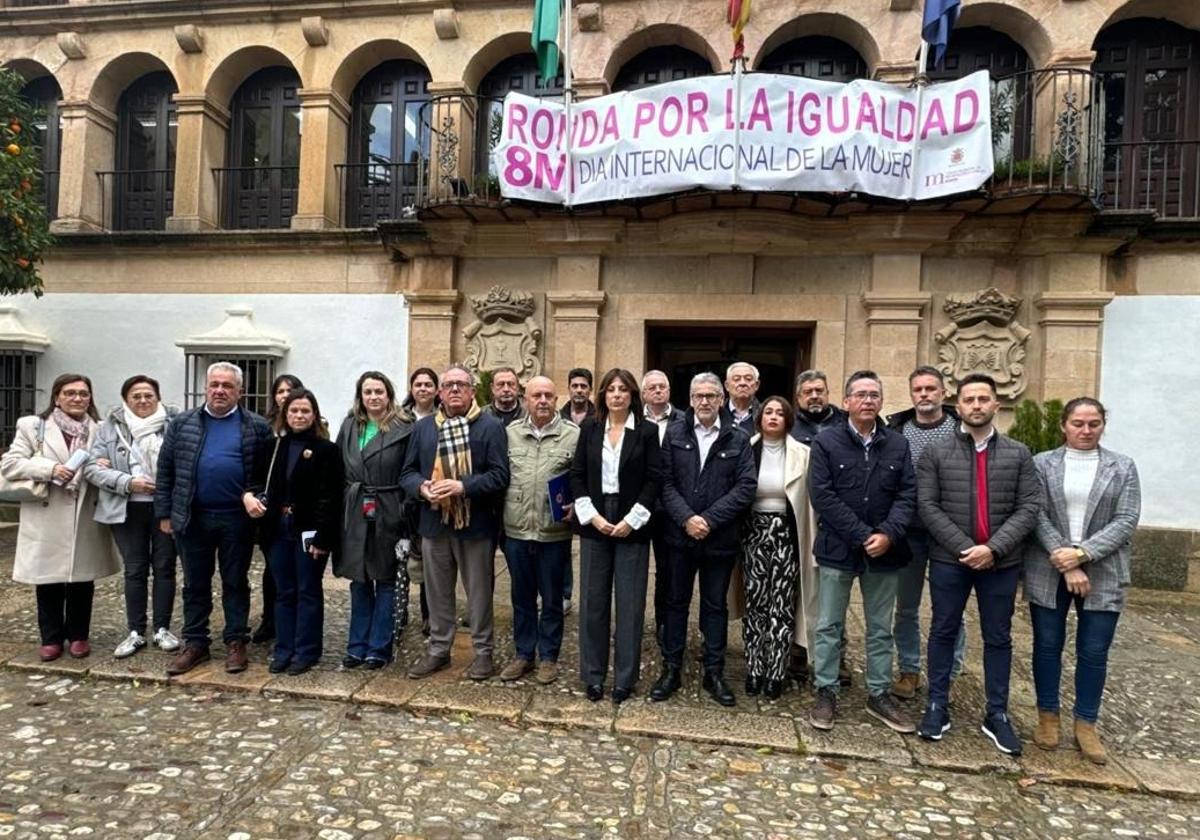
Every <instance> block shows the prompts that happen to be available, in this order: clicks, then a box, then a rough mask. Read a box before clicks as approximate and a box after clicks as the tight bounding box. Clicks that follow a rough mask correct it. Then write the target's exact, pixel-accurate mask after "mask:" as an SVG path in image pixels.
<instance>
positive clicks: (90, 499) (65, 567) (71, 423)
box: [0, 373, 120, 662]
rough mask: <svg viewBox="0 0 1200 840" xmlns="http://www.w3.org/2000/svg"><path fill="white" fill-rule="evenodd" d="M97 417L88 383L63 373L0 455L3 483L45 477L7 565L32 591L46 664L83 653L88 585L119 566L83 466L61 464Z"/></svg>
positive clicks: (81, 446) (88, 437)
mask: <svg viewBox="0 0 1200 840" xmlns="http://www.w3.org/2000/svg"><path fill="white" fill-rule="evenodd" d="M98 419H99V418H98V416H97V414H96V409H95V407H94V406H93V405H92V382H91V380H90V379H88V378H87V377H86V376H81V375H79V374H75V373H68V374H63V375H62V376H60V377H58V378H57V379H55V380H54V384H53V385H52V386H51V389H50V405H49V407H47V408H46V410H45V411H43V412H42V413H41V414H39V415H36V416H30V417H22V418H21V419H19V420H18V421H17V433H16V436H15V437H14V438H13V442H12V445H11V446H10V447H9V448H8V451H7V452H5V453H4V457H3V458H0V473H3V475H4V477H5V478H7V479H9V480H14V481H17V480H22V479H32V480H33V481H41V482H49V495H48V496H47V497H46V498H45V499H44V500H41V501H30V502H22V504H21V524H20V527H19V529H18V530H17V553H16V560H15V562H14V564H13V580H15V581H16V582H17V583H28V584H32V585H33V586H34V587H35V588H36V592H37V610H38V628H39V630H40V631H41V637H42V647H41V650H40V653H41V658H42V659H43V661H47V662H49V661H51V660H53V659H58V658H59V657H60V656H62V653H63V645H64V644H68V645H69V648H70V652H71V655H72V656H74V657H76V658H80V657H84V656H87V655H88V654H89V653H90V652H91V646H90V645H89V643H88V635H89V631H90V629H91V622H92V596H93V594H94V592H95V583H94V582H95V581H96V580H97V579H99V578H102V577H107V576H108V575H111V574H115V573H116V572H117V571H118V570H119V568H120V567H119V565H118V563H117V558H116V555H115V554H114V552H113V550H112V539H111V538H110V537H109V534H108V532H107V530H106V529H105V527H104V526H103V525H101V524H100V523H99V522H97V521H96V518H95V515H94V514H95V510H96V498H97V490H96V488H95V487H94V486H93V485H92V484H90V483H88V482H87V481H84V480H83V479H84V475H83V473H84V471H85V470H86V469H87V468H88V467H87V465H86V463H85V465H84V466H79V467H78V468H76V469H70V468H69V467H67V466H66V464H67V462H68V461H71V458H72V456H75V459H76V460H75V463H78V461H79V459H81V458H85V457H86V454H87V453H88V451H89V450H90V448H91V445H92V443H93V442H94V438H95V436H96V428H97V423H96V421H97V420H98ZM79 452H83V453H84V455H78V454H77V453H79Z"/></svg>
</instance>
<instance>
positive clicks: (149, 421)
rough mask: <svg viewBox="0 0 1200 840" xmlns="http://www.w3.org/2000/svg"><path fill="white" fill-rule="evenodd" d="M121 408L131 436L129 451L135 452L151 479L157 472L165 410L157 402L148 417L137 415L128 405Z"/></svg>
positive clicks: (165, 417) (165, 416)
mask: <svg viewBox="0 0 1200 840" xmlns="http://www.w3.org/2000/svg"><path fill="white" fill-rule="evenodd" d="M121 410H122V411H123V412H124V416H125V425H127V426H128V427H129V434H130V435H132V436H133V442H132V443H131V444H130V446H129V451H130V452H131V453H134V454H136V456H137V460H138V463H139V464H141V467H142V470H143V472H144V473H145V476H146V478H148V479H150V480H151V481H153V480H154V476H155V474H156V473H157V472H158V453H159V450H161V449H162V441H163V429H165V428H166V426H167V410H166V409H165V408H163V405H162V403H159V404H158V408H156V409H155V410H154V413H153V414H151V415H150V416H149V417H138V416H137V415H136V414H134V413H133V411H132V410H131V409H130V408H129V406H125V407H124V408H122V409H121Z"/></svg>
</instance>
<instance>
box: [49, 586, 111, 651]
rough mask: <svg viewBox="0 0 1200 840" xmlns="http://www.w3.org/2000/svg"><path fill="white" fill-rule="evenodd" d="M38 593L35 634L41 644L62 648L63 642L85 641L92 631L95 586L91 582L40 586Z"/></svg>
mask: <svg viewBox="0 0 1200 840" xmlns="http://www.w3.org/2000/svg"><path fill="white" fill-rule="evenodd" d="M34 590H35V592H36V593H37V615H38V630H39V631H40V632H41V636H42V644H44V645H61V644H62V643H63V642H83V641H87V638H88V633H89V632H90V631H91V627H92V596H93V595H94V594H95V592H96V584H95V583H93V582H92V581H90V580H86V581H81V582H78V583H41V584H38V585H37V586H35V587H34Z"/></svg>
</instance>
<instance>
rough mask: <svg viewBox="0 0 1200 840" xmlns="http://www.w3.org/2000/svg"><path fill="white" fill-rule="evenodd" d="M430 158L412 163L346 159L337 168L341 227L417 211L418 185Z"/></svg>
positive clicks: (359, 224) (400, 216)
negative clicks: (354, 161)
mask: <svg viewBox="0 0 1200 840" xmlns="http://www.w3.org/2000/svg"><path fill="white" fill-rule="evenodd" d="M428 163H429V162H428V161H427V160H419V161H413V162H410V163H393V162H391V161H373V162H371V163H347V164H338V165H337V166H335V167H334V169H335V171H336V172H337V180H338V196H339V197H340V203H339V209H338V215H339V222H340V224H341V226H342V227H352V228H356V227H371V226H373V225H375V224H376V223H377V222H381V221H387V220H389V219H402V218H405V217H406V216H409V215H411V214H413V213H415V212H416V207H417V204H418V199H419V197H420V192H419V185H420V183H421V181H422V180H423V179H424V175H423V172H424V170H425V168H426V167H427V166H428Z"/></svg>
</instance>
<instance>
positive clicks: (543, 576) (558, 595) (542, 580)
mask: <svg viewBox="0 0 1200 840" xmlns="http://www.w3.org/2000/svg"><path fill="white" fill-rule="evenodd" d="M504 559H505V561H506V562H507V563H508V574H509V577H510V578H511V580H512V606H513V646H514V647H515V648H516V651H517V657H518V658H520V659H524V660H526V661H528V662H532V661H533V658H534V654H535V653H536V654H537V656H538V658H539V659H541V660H542V661H544V662H557V661H558V652H559V649H560V648H562V638H563V569H564V568H565V567H566V565H567V564H568V563H570V562H571V541H570V540H559V541H557V542H537V541H536V540H518V539H513V538H512V537H507V538H506V539H505V542H504ZM539 597H541V599H542V614H541V616H540V617H539V616H538V603H537V602H538V598H539Z"/></svg>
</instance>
